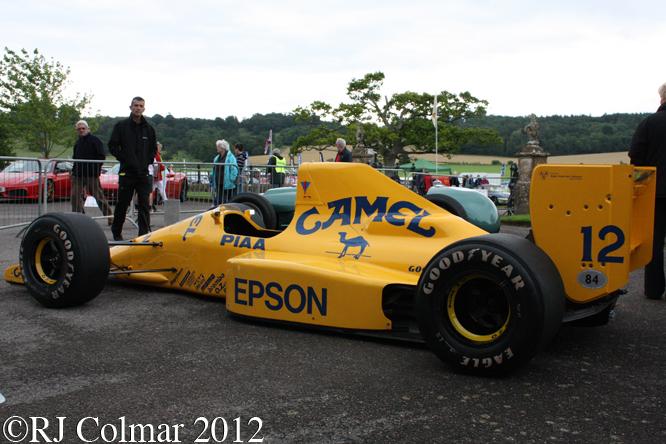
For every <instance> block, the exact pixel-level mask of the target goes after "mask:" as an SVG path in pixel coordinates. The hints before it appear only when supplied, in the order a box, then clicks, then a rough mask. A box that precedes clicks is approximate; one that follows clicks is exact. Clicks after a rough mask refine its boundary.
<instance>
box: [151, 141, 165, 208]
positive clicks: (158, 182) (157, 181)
mask: <svg viewBox="0 0 666 444" xmlns="http://www.w3.org/2000/svg"><path fill="white" fill-rule="evenodd" d="M155 162H159V163H155V166H154V174H153V191H154V190H157V191H158V192H159V193H160V196H161V197H162V201H163V202H166V201H167V200H169V198H168V197H167V194H166V167H165V166H164V165H162V144H161V143H159V142H157V154H156V155H155ZM155 209H156V208H155V203H154V201H153V210H155Z"/></svg>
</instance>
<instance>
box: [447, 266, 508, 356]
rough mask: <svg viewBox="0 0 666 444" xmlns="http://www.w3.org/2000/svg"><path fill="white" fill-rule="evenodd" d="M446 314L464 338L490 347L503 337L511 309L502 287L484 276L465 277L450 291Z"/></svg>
mask: <svg viewBox="0 0 666 444" xmlns="http://www.w3.org/2000/svg"><path fill="white" fill-rule="evenodd" d="M446 313H447V315H448V319H449V321H450V323H451V325H452V326H453V328H454V329H455V330H456V331H457V332H458V334H460V335H461V336H462V337H463V338H465V339H467V340H469V341H472V342H476V343H488V342H492V341H495V340H496V339H497V338H499V337H500V336H502V334H503V333H504V332H505V331H506V328H507V326H508V325H509V320H510V318H511V306H510V304H509V298H508V296H507V294H506V293H505V292H504V290H503V289H502V287H501V286H500V285H499V284H498V283H497V282H496V281H494V280H493V279H491V278H489V277H487V276H483V275H479V274H477V275H469V276H464V277H463V278H461V279H460V280H458V281H457V282H456V283H455V284H454V285H453V287H451V289H450V290H449V292H448V294H447V299H446Z"/></svg>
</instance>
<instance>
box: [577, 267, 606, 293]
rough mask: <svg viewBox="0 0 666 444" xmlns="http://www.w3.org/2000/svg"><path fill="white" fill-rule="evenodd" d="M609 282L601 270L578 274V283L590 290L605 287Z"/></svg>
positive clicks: (584, 271) (585, 271)
mask: <svg viewBox="0 0 666 444" xmlns="http://www.w3.org/2000/svg"><path fill="white" fill-rule="evenodd" d="M607 282H608V279H607V278H606V275H605V274H603V273H602V272H601V271H599V270H583V271H581V272H580V273H578V283H579V284H580V285H582V286H583V287H585V288H588V289H590V290H596V289H598V288H601V287H604V286H606V283H607Z"/></svg>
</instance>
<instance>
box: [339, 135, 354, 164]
mask: <svg viewBox="0 0 666 444" xmlns="http://www.w3.org/2000/svg"><path fill="white" fill-rule="evenodd" d="M335 147H336V148H337V149H338V154H337V155H336V156H335V161H336V162H352V153H351V151H349V150H348V149H347V142H345V139H343V138H341V137H339V138H338V140H336V141H335Z"/></svg>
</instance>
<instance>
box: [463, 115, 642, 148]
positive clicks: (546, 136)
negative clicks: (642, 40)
mask: <svg viewBox="0 0 666 444" xmlns="http://www.w3.org/2000/svg"><path fill="white" fill-rule="evenodd" d="M648 115H649V114H648V113H643V114H607V115H603V116H601V117H590V116H545V117H537V122H538V123H539V126H540V135H539V144H540V145H541V146H542V147H543V149H544V151H547V152H549V153H550V154H551V155H553V156H566V155H571V154H593V153H613V152H621V151H628V150H629V145H630V144H631V138H632V137H633V135H634V131H635V130H636V127H637V126H638V124H639V123H640V122H641V121H642V120H643V119H645V118H646V117H647V116H648ZM529 121H530V119H529V117H503V116H486V117H484V118H483V119H471V120H468V121H466V122H464V123H462V124H461V127H464V128H486V129H493V130H495V131H497V132H498V133H499V134H500V137H502V140H503V141H504V144H503V145H501V146H467V147H465V148H464V149H463V153H464V154H481V155H485V156H489V155H490V156H492V155H498V156H511V155H513V154H515V153H517V152H519V151H521V150H522V148H523V147H524V146H525V143H526V142H527V140H528V138H527V135H526V134H525V126H526V125H527V124H528V123H529Z"/></svg>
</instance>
